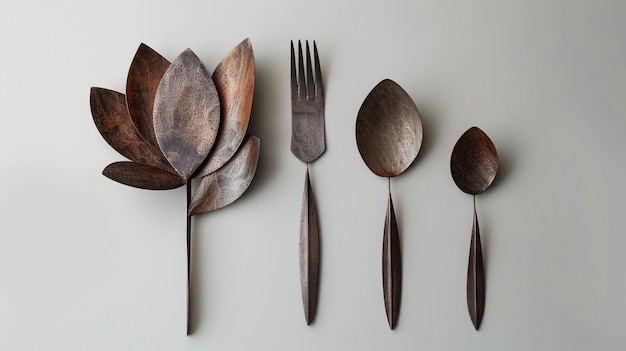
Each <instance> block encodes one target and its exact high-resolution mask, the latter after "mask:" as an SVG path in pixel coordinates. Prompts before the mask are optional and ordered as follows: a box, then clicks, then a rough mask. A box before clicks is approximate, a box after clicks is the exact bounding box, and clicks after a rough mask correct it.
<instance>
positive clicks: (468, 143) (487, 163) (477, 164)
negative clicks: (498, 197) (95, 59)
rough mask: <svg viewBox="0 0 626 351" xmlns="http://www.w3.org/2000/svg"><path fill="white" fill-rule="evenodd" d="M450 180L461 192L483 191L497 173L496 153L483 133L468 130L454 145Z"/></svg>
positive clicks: (474, 128)
mask: <svg viewBox="0 0 626 351" xmlns="http://www.w3.org/2000/svg"><path fill="white" fill-rule="evenodd" d="M450 170H451V172H452V179H454V182H455V183H456V185H457V186H458V187H459V189H461V190H462V191H463V192H466V193H468V194H472V195H476V194H479V193H482V192H483V191H485V190H486V189H487V188H488V187H489V185H491V183H492V182H493V180H494V178H495V177H496V173H498V152H497V151H496V147H495V145H493V142H492V141H491V139H489V137H488V136H487V134H485V132H483V131H482V130H480V128H478V127H472V128H470V129H468V130H467V131H466V132H465V133H463V135H462V136H461V138H459V140H458V141H457V142H456V144H455V145H454V149H453V150H452V157H451V160H450Z"/></svg>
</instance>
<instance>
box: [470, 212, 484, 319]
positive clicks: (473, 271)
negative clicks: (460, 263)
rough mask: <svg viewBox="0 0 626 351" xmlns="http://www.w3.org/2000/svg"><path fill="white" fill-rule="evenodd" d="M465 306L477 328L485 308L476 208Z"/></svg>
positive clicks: (481, 254)
mask: <svg viewBox="0 0 626 351" xmlns="http://www.w3.org/2000/svg"><path fill="white" fill-rule="evenodd" d="M467 308H468V310H469V314H470V318H471V319H472V323H473V324H474V328H476V330H478V328H480V322H481V321H482V320H483V312H484V310H485V271H484V267H483V251H482V248H481V244H480V230H479V229H478V217H477V216H476V210H474V224H473V226H472V241H471V243H470V255H469V265H468V269H467Z"/></svg>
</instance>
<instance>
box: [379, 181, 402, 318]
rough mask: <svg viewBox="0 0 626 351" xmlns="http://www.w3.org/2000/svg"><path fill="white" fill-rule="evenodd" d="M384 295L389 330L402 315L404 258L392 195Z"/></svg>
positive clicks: (385, 240)
mask: <svg viewBox="0 0 626 351" xmlns="http://www.w3.org/2000/svg"><path fill="white" fill-rule="evenodd" d="M383 292H384V293H383V294H384V300H385V312H386V313H387V321H388V322H389V328H391V329H392V330H393V329H394V328H395V327H396V322H397V321H398V315H399V313H400V299H401V296H402V257H401V254H400V238H399V235H398V224H397V223H396V213H395V211H394V209H393V200H392V199H391V193H389V199H388V203H387V215H386V216H385V230H384V235H383Z"/></svg>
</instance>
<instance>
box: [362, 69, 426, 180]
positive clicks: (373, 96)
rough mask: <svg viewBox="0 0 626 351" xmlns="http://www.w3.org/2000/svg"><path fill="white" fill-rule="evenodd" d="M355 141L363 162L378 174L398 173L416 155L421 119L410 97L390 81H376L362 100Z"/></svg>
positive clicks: (390, 174)
mask: <svg viewBox="0 0 626 351" xmlns="http://www.w3.org/2000/svg"><path fill="white" fill-rule="evenodd" d="M356 142H357V147H358V149H359V153H360V154H361V157H362V158H363V161H365V164H366V165H367V166H368V167H369V169H370V170H371V171H372V172H374V173H375V174H377V175H379V176H381V177H395V176H397V175H399V174H401V173H402V172H404V171H405V170H406V169H407V168H408V167H409V166H410V165H411V163H413V161H414V160H415V158H416V157H417V154H418V152H419V150H420V148H421V146H422V120H421V117H420V114H419V111H418V110H417V106H415V103H414V102H413V99H411V97H410V96H409V95H408V94H407V93H406V91H404V89H402V88H401V87H400V86H399V85H398V84H396V83H395V82H394V81H392V80H389V79H385V80H383V81H382V82H380V83H378V84H377V85H376V86H375V87H374V89H372V91H371V92H370V93H369V94H368V95H367V97H366V98H365V100H364V101H363V104H362V105H361V108H360V109H359V113H358V115H357V119H356Z"/></svg>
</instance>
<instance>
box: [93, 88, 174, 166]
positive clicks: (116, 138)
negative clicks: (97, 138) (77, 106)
mask: <svg viewBox="0 0 626 351" xmlns="http://www.w3.org/2000/svg"><path fill="white" fill-rule="evenodd" d="M90 105H91V115H92V116H93V120H94V122H95V124H96V128H98V131H99V132H100V134H101V135H102V137H103V138H104V140H106V142H107V143H109V145H111V146H112V147H113V148H114V149H115V150H117V152H119V153H120V154H122V155H123V156H124V157H126V158H128V159H129V160H131V161H135V162H138V163H143V164H145V165H150V166H153V167H157V168H160V169H162V170H165V171H169V172H174V169H173V168H172V166H170V164H169V163H168V162H167V160H166V159H165V156H163V154H161V152H160V150H159V151H157V150H155V149H154V148H152V147H151V146H150V144H148V143H147V142H146V140H145V139H144V138H143V137H142V136H141V134H140V133H139V131H137V129H136V128H135V125H134V124H133V122H132V121H131V119H130V116H129V115H128V110H127V109H126V101H125V98H124V94H121V93H118V92H116V91H113V90H108V89H103V88H91V96H90Z"/></svg>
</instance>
